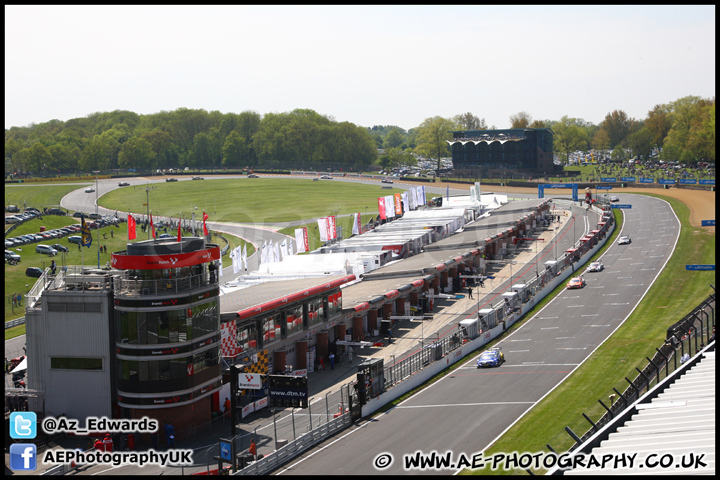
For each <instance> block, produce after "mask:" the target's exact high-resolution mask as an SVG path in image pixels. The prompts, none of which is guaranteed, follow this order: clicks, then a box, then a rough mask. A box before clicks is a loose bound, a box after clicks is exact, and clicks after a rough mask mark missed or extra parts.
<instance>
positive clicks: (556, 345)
mask: <svg viewBox="0 0 720 480" xmlns="http://www.w3.org/2000/svg"><path fill="white" fill-rule="evenodd" d="M627 203H630V204H632V209H630V210H624V214H625V221H624V224H623V227H622V231H621V233H622V234H629V235H630V236H631V237H632V243H631V244H630V245H617V244H615V245H612V246H611V247H610V248H609V249H608V251H607V252H606V253H605V255H604V256H603V257H602V258H601V260H602V261H603V263H604V264H605V270H604V271H603V272H599V273H587V274H585V275H584V277H585V280H586V281H587V286H586V287H585V288H583V289H581V290H566V291H563V292H562V293H561V294H560V295H558V296H557V297H556V298H555V299H554V300H553V301H552V302H550V303H549V304H548V305H547V306H546V307H545V308H543V309H542V310H541V311H540V312H538V313H537V314H536V315H535V316H534V317H533V318H531V319H530V320H528V321H527V322H526V323H525V325H523V326H522V327H521V328H520V329H518V330H516V331H515V332H514V333H513V334H511V335H509V336H508V337H507V338H505V339H503V340H502V342H501V343H500V346H501V347H502V349H503V352H504V353H505V358H506V362H505V363H504V364H503V365H502V366H501V367H499V368H494V369H483V370H478V369H476V368H475V360H476V358H477V356H475V357H474V358H473V359H472V360H471V361H469V362H467V363H466V364H465V365H463V366H462V367H461V368H460V369H458V370H456V371H455V372H454V373H453V374H452V375H449V376H447V377H445V378H443V379H442V380H440V381H438V382H436V383H435V384H433V385H432V386H430V387H428V388H426V389H425V390H423V391H421V392H419V393H418V394H416V395H414V396H413V397H411V398H409V399H407V400H405V401H404V402H402V403H400V404H399V405H398V406H397V407H395V408H394V409H392V410H390V411H388V412H387V413H385V414H382V415H380V416H378V417H377V418H374V419H371V420H369V421H368V420H364V421H362V422H360V423H359V424H358V425H356V426H353V427H351V428H350V429H348V430H347V431H345V432H343V433H341V434H339V435H337V436H335V437H334V438H331V439H329V440H328V441H326V442H324V443H323V444H322V445H319V446H318V447H316V448H315V449H312V450H310V451H308V452H306V453H305V454H304V455H303V456H302V457H300V458H298V459H296V460H295V461H293V462H291V463H290V464H288V465H286V466H285V467H283V468H281V469H279V470H278V472H276V473H285V474H293V475H333V474H349V473H350V474H353V475H365V474H377V473H382V474H391V475H392V474H414V473H421V472H422V473H435V474H437V473H446V474H452V473H455V472H456V471H457V470H458V469H457V468H456V467H451V468H447V469H444V470H439V471H438V470H430V469H426V470H424V471H419V470H413V471H409V470H406V469H405V468H404V467H403V463H404V460H403V456H409V455H412V454H414V453H416V452H422V453H424V454H428V455H429V454H431V453H432V452H437V453H439V454H444V453H446V452H448V451H450V452H452V454H453V460H456V459H457V456H458V455H459V454H461V453H465V454H466V455H468V456H472V455H473V454H475V453H479V452H481V451H483V450H484V449H486V448H487V447H488V446H489V445H490V444H491V443H492V442H493V441H494V440H495V439H496V438H498V437H499V436H500V435H501V434H502V433H503V432H504V431H505V430H506V429H507V428H509V427H510V426H511V425H512V424H514V423H515V422H516V421H517V420H518V419H519V418H520V417H521V416H522V415H523V414H524V413H525V412H527V411H528V410H529V409H531V408H532V407H533V406H534V405H535V404H536V403H537V402H538V401H540V400H541V399H542V398H543V397H544V396H545V395H547V393H549V392H550V391H551V390H552V389H553V388H554V387H555V386H557V385H558V384H559V383H561V382H562V381H563V380H564V379H565V378H566V377H567V376H568V375H569V374H570V373H571V372H572V371H573V370H574V369H575V368H577V367H578V366H579V365H580V364H581V363H582V362H583V361H584V360H585V359H586V358H587V357H589V355H590V354H591V353H592V352H593V351H594V350H595V349H596V348H597V347H598V346H599V345H600V344H601V343H602V342H603V341H604V340H605V339H606V338H607V337H608V336H610V335H611V334H612V333H613V332H614V331H615V330H616V329H617V328H618V327H619V326H620V325H621V323H622V322H623V321H624V320H625V319H626V318H627V317H628V316H629V315H630V313H631V312H632V311H633V309H634V308H635V307H636V306H637V304H638V303H639V302H640V301H641V299H642V297H643V296H644V295H645V293H646V292H647V290H648V289H649V288H650V286H651V285H652V283H653V281H654V280H655V278H656V277H657V275H658V274H659V273H660V271H661V270H662V268H663V267H664V266H665V264H666V262H667V260H668V259H669V257H670V255H671V254H672V251H673V249H674V247H675V244H676V242H677V238H678V236H679V233H680V224H679V221H678V219H677V217H676V216H675V214H674V213H673V211H672V209H671V208H670V205H669V204H668V203H667V202H665V201H662V200H659V199H655V198H651V197H644V196H640V195H632V196H630V195H628V202H627ZM383 454H384V455H390V456H392V462H391V463H390V464H389V466H387V467H386V468H384V469H382V470H378V469H377V468H376V467H375V466H374V464H373V463H374V461H375V460H376V459H377V460H378V462H379V463H383V464H385V463H387V461H388V459H389V458H390V457H387V456H386V457H379V455H383Z"/></svg>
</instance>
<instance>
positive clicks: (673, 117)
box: [5, 96, 715, 175]
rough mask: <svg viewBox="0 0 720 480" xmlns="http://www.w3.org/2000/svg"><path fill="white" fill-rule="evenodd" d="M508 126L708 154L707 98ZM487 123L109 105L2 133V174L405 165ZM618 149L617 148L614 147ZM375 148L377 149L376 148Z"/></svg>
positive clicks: (567, 149)
mask: <svg viewBox="0 0 720 480" xmlns="http://www.w3.org/2000/svg"><path fill="white" fill-rule="evenodd" d="M509 122H510V127H509V128H550V129H552V131H553V134H554V136H553V138H554V140H553V141H554V151H555V153H557V154H558V155H559V156H560V157H561V158H563V157H564V159H565V161H566V162H567V160H568V158H569V155H570V153H572V152H575V151H578V150H580V151H588V150H590V149H594V150H596V151H610V150H612V152H613V153H612V155H613V157H612V159H613V160H615V161H622V160H625V159H626V158H625V157H626V155H627V153H626V151H630V152H631V153H632V155H633V156H637V157H641V158H647V157H649V156H650V155H651V153H652V152H653V151H659V152H660V155H659V157H660V158H661V159H665V160H674V161H680V162H682V163H690V162H693V161H696V160H705V161H708V162H714V161H715V98H714V97H713V98H711V99H703V98H701V97H696V96H688V97H683V98H680V99H678V100H675V101H674V102H670V103H667V104H658V105H656V106H655V107H654V108H653V109H652V110H650V111H649V112H648V114H647V117H646V118H644V119H639V120H638V119H634V118H630V117H629V116H628V115H627V114H626V113H625V112H624V111H622V110H613V111H612V112H609V113H608V114H607V115H606V116H605V119H604V120H603V121H602V122H601V123H600V124H599V125H594V124H592V123H591V122H586V121H584V120H583V119H580V118H571V117H568V116H563V117H562V118H560V119H559V120H556V121H552V120H533V119H532V117H531V115H530V114H528V113H527V112H519V113H516V114H513V115H511V116H510V117H509ZM488 129H489V130H495V129H497V127H495V126H494V125H493V126H491V127H488V126H487V124H486V122H485V119H484V118H483V119H481V118H478V117H477V116H476V115H474V114H472V113H471V112H466V113H462V114H458V115H455V116H454V117H451V118H444V117H441V116H434V117H429V118H426V119H425V120H424V121H423V122H422V123H421V124H420V125H419V126H417V127H416V128H412V129H410V130H407V131H406V130H404V129H402V128H400V127H398V126H394V125H374V126H373V127H360V126H357V125H355V124H353V123H350V122H336V121H335V120H334V119H333V118H332V117H329V116H327V115H321V114H319V113H317V112H315V111H314V110H311V109H295V110H293V111H291V112H285V113H268V114H265V115H264V116H261V115H260V114H259V113H257V112H254V111H244V112H241V113H238V114H236V113H225V114H223V113H220V112H218V111H211V112H207V111H205V110H202V109H195V110H193V109H187V108H180V109H177V110H175V111H172V112H167V111H162V112H159V113H155V114H150V115H139V114H136V113H133V112H129V111H124V110H116V111H113V112H96V113H93V114H90V115H88V116H87V117H83V118H74V119H71V120H68V121H66V122H62V121H60V120H51V121H49V122H45V123H41V124H31V125H29V126H26V127H12V128H10V129H6V130H5V164H6V172H7V171H8V170H9V171H10V172H23V173H32V174H36V175H43V174H45V175H47V174H55V173H72V172H86V173H87V172H90V171H93V170H100V171H112V170H130V169H135V170H137V171H148V170H154V169H167V168H178V167H181V168H182V167H191V168H198V169H200V168H202V169H218V168H233V169H235V168H253V169H285V168H294V169H308V170H344V171H363V170H366V169H368V168H369V167H370V165H372V164H376V165H379V166H380V167H382V168H393V167H397V166H401V165H414V164H416V163H417V158H418V157H425V158H431V159H434V160H435V161H436V162H437V163H436V165H437V168H440V159H441V158H444V157H449V156H450V155H451V154H450V149H449V146H448V143H447V140H451V139H452V133H451V132H452V131H457V130H488ZM616 147H621V148H616ZM378 152H381V154H380V155H379V154H378Z"/></svg>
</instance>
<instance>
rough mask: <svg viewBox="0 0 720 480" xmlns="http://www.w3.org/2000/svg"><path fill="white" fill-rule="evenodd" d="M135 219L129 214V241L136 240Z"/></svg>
mask: <svg viewBox="0 0 720 480" xmlns="http://www.w3.org/2000/svg"><path fill="white" fill-rule="evenodd" d="M135 237H136V234H135V219H134V218H133V216H132V215H130V214H128V240H135Z"/></svg>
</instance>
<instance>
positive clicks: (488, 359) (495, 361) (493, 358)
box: [477, 347, 505, 368]
mask: <svg viewBox="0 0 720 480" xmlns="http://www.w3.org/2000/svg"><path fill="white" fill-rule="evenodd" d="M500 350H501V349H500V347H495V348H490V349H488V350H485V351H484V352H483V353H481V354H480V357H479V358H478V360H477V368H484V367H499V366H500V364H502V363H503V362H504V361H505V355H504V354H503V353H502V352H501V351H500Z"/></svg>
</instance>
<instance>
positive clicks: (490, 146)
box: [448, 128, 553, 175]
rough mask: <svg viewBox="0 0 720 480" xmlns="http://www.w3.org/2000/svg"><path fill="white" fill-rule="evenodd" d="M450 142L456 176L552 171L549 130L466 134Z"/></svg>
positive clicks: (551, 142)
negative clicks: (463, 174) (501, 172)
mask: <svg viewBox="0 0 720 480" xmlns="http://www.w3.org/2000/svg"><path fill="white" fill-rule="evenodd" d="M452 134H453V139H452V140H448V143H449V144H450V149H451V151H452V161H453V167H454V171H455V173H463V172H466V173H468V174H473V173H475V172H477V171H482V173H483V175H485V174H487V173H489V172H493V171H508V170H513V171H518V172H528V173H533V172H547V171H551V170H553V132H552V130H550V129H549V128H538V129H535V128H512V129H507V130H465V131H454V132H452Z"/></svg>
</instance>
